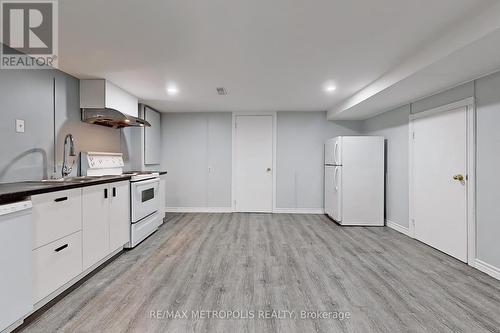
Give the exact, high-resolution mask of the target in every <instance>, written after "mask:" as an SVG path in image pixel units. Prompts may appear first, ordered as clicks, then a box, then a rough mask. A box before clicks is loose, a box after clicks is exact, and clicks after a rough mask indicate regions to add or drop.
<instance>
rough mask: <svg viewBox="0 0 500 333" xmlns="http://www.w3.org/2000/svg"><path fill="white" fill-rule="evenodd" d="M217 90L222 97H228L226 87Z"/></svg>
mask: <svg viewBox="0 0 500 333" xmlns="http://www.w3.org/2000/svg"><path fill="white" fill-rule="evenodd" d="M216 89H217V94H219V95H221V96H225V95H227V90H226V88H224V87H219V88H216Z"/></svg>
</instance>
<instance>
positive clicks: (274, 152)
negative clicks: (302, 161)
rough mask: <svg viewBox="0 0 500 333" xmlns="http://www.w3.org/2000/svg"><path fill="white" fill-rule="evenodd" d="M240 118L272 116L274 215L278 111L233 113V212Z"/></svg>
mask: <svg viewBox="0 0 500 333" xmlns="http://www.w3.org/2000/svg"><path fill="white" fill-rule="evenodd" d="M238 116H272V119H273V163H272V164H273V165H272V168H273V169H272V173H273V174H272V176H273V188H272V191H273V193H272V200H273V202H272V206H271V207H272V211H271V212H272V213H275V212H276V146H277V121H278V119H277V116H278V113H277V112H276V111H270V112H265V111H263V112H233V113H232V118H233V119H232V125H231V126H232V138H231V141H232V142H231V145H232V148H231V155H232V156H231V210H232V211H233V212H236V205H235V202H236V185H235V184H236V172H235V166H236V144H235V142H236V117H238Z"/></svg>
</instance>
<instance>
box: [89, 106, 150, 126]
mask: <svg viewBox="0 0 500 333" xmlns="http://www.w3.org/2000/svg"><path fill="white" fill-rule="evenodd" d="M81 110H82V121H84V122H86V123H89V124H95V125H101V126H106V127H112V128H123V127H151V124H150V123H148V122H147V121H146V120H144V119H141V118H137V117H133V116H128V115H126V114H124V113H121V112H120V111H118V110H115V109H110V108H103V109H81Z"/></svg>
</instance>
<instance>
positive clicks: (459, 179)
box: [453, 175, 464, 182]
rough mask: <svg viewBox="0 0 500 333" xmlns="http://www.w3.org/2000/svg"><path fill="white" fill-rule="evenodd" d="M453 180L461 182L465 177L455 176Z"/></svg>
mask: <svg viewBox="0 0 500 333" xmlns="http://www.w3.org/2000/svg"><path fill="white" fill-rule="evenodd" d="M453 179H454V180H458V181H459V182H461V181H463V180H464V176H463V175H455V176H453Z"/></svg>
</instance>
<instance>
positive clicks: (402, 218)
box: [363, 105, 410, 228]
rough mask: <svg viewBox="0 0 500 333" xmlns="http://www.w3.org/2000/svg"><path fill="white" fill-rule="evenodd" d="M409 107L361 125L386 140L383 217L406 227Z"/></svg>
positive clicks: (368, 133) (366, 130)
mask: <svg viewBox="0 0 500 333" xmlns="http://www.w3.org/2000/svg"><path fill="white" fill-rule="evenodd" d="M409 116H410V106H409V105H406V106H403V107H401V108H398V109H396V110H393V111H390V112H386V113H383V114H381V115H378V116H376V117H373V118H371V119H368V120H366V121H365V122H364V124H363V132H364V134H366V135H379V136H383V137H385V140H386V147H385V148H386V150H385V151H386V163H385V165H386V168H385V169H386V180H385V187H386V189H385V214H386V219H387V220H390V221H391V222H394V223H397V224H399V225H402V226H404V227H406V228H408V226H409V224H408V203H409V198H408V196H409V182H408V180H409V177H408V126H409V125H408V119H409Z"/></svg>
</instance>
